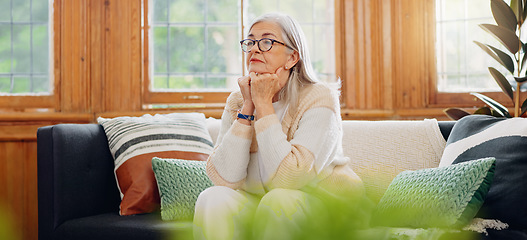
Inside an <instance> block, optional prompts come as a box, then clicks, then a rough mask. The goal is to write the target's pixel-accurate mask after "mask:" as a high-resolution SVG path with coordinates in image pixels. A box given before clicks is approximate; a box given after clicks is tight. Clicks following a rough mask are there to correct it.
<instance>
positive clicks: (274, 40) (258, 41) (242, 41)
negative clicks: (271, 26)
mask: <svg viewBox="0 0 527 240" xmlns="http://www.w3.org/2000/svg"><path fill="white" fill-rule="evenodd" d="M262 40H270V41H271V47H269V49H267V50H265V51H264V50H262V47H261V46H260V41H262ZM247 41H251V42H253V44H254V42H257V44H258V49H259V50H260V51H261V52H267V51H270V50H271V49H272V48H273V45H274V43H280V44H282V45H284V46H285V47H287V48H289V49H291V50H293V51H294V50H295V49H293V48H292V47H290V46H287V44H285V43H283V42H280V41H278V40H276V39H272V38H262V39H258V40H255V39H249V38H247V39H243V40H241V41H240V47H241V48H242V51H244V52H249V48H247V49H246V50H244V49H243V46H244V44H243V43H244V42H247ZM245 46H247V44H245ZM253 47H254V45H253ZM251 48H252V47H251Z"/></svg>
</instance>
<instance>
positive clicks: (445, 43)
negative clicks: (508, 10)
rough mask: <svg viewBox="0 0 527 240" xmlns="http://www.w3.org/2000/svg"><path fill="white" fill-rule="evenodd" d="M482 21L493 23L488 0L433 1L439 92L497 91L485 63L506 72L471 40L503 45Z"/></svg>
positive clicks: (498, 46)
mask: <svg viewBox="0 0 527 240" xmlns="http://www.w3.org/2000/svg"><path fill="white" fill-rule="evenodd" d="M467 6H470V7H467ZM482 23H490V24H495V22H494V19H493V17H492V12H491V10H490V2H485V4H482V3H481V2H480V1H479V0H437V1H436V52H437V72H438V76H437V79H438V80H437V87H438V90H439V91H440V92H473V91H480V92H483V91H499V86H498V85H497V84H496V82H495V81H494V79H493V78H492V76H491V75H490V73H489V72H488V67H491V66H492V67H495V68H496V69H498V70H500V71H501V72H502V73H503V74H505V75H506V76H507V71H506V70H505V69H504V68H503V67H502V66H501V65H500V64H499V63H497V62H495V61H494V60H493V59H492V58H491V57H490V56H488V55H487V54H486V53H485V52H484V51H483V50H482V49H481V48H479V47H478V46H477V45H476V44H475V43H474V41H478V42H482V43H484V44H489V45H491V46H494V47H497V48H499V49H502V50H504V47H502V46H501V44H500V43H498V41H497V40H495V39H494V38H493V37H492V36H491V35H490V34H489V33H487V32H485V31H484V30H482V29H481V28H480V27H479V24H482ZM511 80H512V79H511Z"/></svg>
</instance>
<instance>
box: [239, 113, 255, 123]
mask: <svg viewBox="0 0 527 240" xmlns="http://www.w3.org/2000/svg"><path fill="white" fill-rule="evenodd" d="M238 118H240V119H245V120H249V121H254V115H245V114H242V113H240V112H238Z"/></svg>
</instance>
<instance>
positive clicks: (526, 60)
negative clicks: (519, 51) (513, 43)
mask: <svg viewBox="0 0 527 240" xmlns="http://www.w3.org/2000/svg"><path fill="white" fill-rule="evenodd" d="M523 45H524V48H523V58H522V65H521V67H520V71H519V72H522V70H523V68H524V67H525V63H526V62H527V51H525V44H523Z"/></svg>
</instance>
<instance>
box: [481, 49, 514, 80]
mask: <svg viewBox="0 0 527 240" xmlns="http://www.w3.org/2000/svg"><path fill="white" fill-rule="evenodd" d="M487 46H488V47H489V48H490V49H492V51H494V52H495V53H496V54H497V56H498V57H499V58H500V59H501V61H502V62H503V64H502V65H503V66H504V67H505V68H507V70H509V72H510V73H512V74H514V61H513V60H512V58H511V56H510V55H509V54H507V53H505V52H503V51H501V50H499V49H497V48H495V47H493V46H490V45H487Z"/></svg>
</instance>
